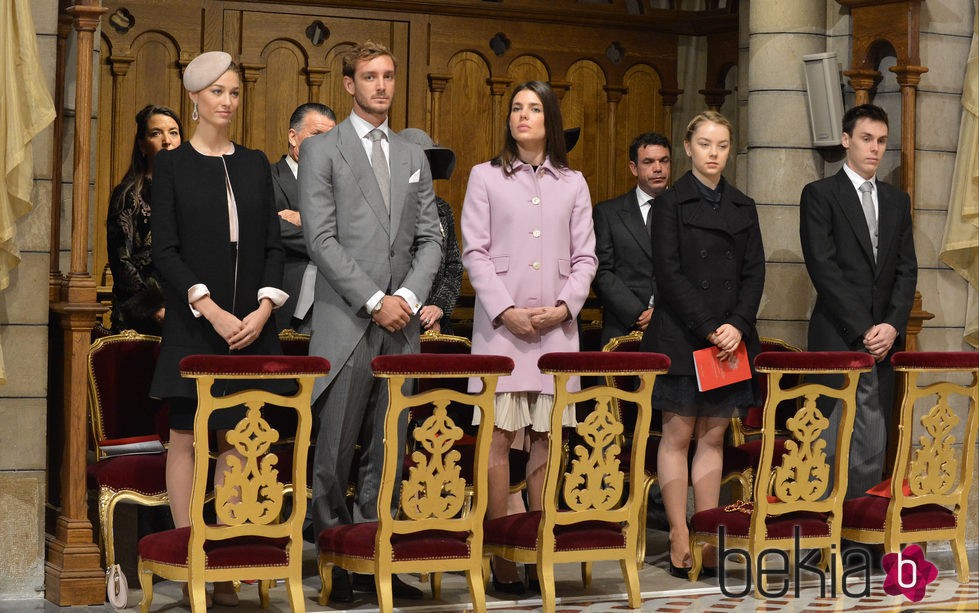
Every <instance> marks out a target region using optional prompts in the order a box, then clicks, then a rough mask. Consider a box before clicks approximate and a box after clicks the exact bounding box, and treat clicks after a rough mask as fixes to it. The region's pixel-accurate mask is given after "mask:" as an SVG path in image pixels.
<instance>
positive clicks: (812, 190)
mask: <svg viewBox="0 0 979 613" xmlns="http://www.w3.org/2000/svg"><path fill="white" fill-rule="evenodd" d="M887 133H888V124H887V114H886V113H885V112H884V110H883V109H881V108H880V107H877V106H873V105H870V104H864V105H860V106H857V107H854V108H852V109H850V110H849V111H847V112H846V114H845V115H844V116H843V147H844V148H845V149H846V163H845V164H844V165H843V168H841V169H840V171H839V172H838V173H836V174H835V175H834V176H832V177H827V178H825V179H822V180H820V181H815V182H813V183H810V184H809V185H807V186H806V187H805V188H804V189H803V190H802V199H801V211H800V224H799V231H800V238H801V241H802V253H803V256H804V257H805V260H806V269H807V270H808V271H809V277H810V278H811V279H812V284H813V286H814V287H815V289H816V304H815V307H814V308H813V311H812V316H811V318H810V320H809V350H810V351H866V352H867V353H869V354H870V355H872V356H873V357H874V358H875V360H876V361H877V364H876V366H875V367H874V370H873V371H872V372H869V373H866V374H864V375H861V376H860V382H859V386H858V388H857V411H856V421H855V422H854V424H853V429H854V432H857V433H859V436H854V437H853V440H852V442H851V448H850V456H849V458H850V459H849V462H850V469H849V477H848V483H847V491H846V498H855V497H859V496H862V495H863V494H864V492H865V491H866V490H867V489H868V488H870V487H872V486H874V485H876V484H877V483H878V482H880V480H881V477H882V472H883V465H884V454H885V451H886V447H887V434H888V431H889V425H890V424H889V418H890V414H891V404H892V401H893V392H894V370H893V368H892V367H891V364H890V356H891V354H892V353H893V352H895V351H898V350H900V349H901V348H903V346H904V341H905V338H904V335H905V329H906V328H907V323H908V315H909V313H910V312H911V304H912V301H913V300H914V290H915V285H916V283H917V278H918V264H917V259H916V257H915V253H914V236H913V233H912V228H911V199H910V198H909V197H908V195H907V194H906V193H904V192H902V191H901V190H899V189H896V188H895V187H893V186H891V185H888V184H887V183H884V182H882V181H879V180H877V176H876V175H877V167H878V165H879V164H880V160H881V158H882V157H883V155H884V151H885V150H886V149H887ZM839 413H840V412H839V411H832V413H831V415H830V420H831V426H830V428H831V430H835V425H836V423H838V419H839ZM834 418H835V419H834ZM827 447H828V448H827V455H829V456H833V455H835V440H833V441H830V444H829V445H828V446H827Z"/></svg>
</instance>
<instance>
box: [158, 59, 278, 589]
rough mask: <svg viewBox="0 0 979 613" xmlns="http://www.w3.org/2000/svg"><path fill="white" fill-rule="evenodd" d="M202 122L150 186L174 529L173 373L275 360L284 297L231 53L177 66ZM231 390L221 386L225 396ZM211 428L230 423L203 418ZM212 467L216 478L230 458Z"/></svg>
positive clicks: (186, 515) (264, 166) (273, 222)
mask: <svg viewBox="0 0 979 613" xmlns="http://www.w3.org/2000/svg"><path fill="white" fill-rule="evenodd" d="M183 82H184V87H185V88H186V89H187V90H188V92H190V98H191V100H193V101H194V116H193V118H194V119H195V120H197V121H198V122H199V123H198V125H197V129H196V131H195V132H194V136H193V137H191V139H190V140H189V141H188V142H186V143H184V144H183V145H181V146H180V147H179V148H177V149H175V150H173V151H164V152H162V153H161V155H159V156H157V160H156V177H155V181H154V183H153V218H152V224H153V259H154V261H155V263H156V266H157V269H158V270H159V272H160V274H161V275H162V277H163V280H164V288H163V289H164V297H165V298H166V319H165V320H164V324H163V342H162V346H161V348H160V357H159V360H158V362H157V367H156V372H155V373H154V377H153V384H152V387H151V390H150V393H151V394H152V395H153V396H157V397H161V398H166V399H167V401H168V405H169V407H170V448H169V454H168V456H167V493H168V494H169V496H170V509H171V512H172V513H173V521H174V525H175V526H176V527H178V528H179V527H183V526H189V525H190V494H191V487H192V478H193V464H194V459H193V442H194V438H193V420H194V413H195V411H196V408H197V393H196V387H195V382H194V380H192V379H184V378H182V377H181V376H180V368H179V364H180V360H181V359H182V358H183V357H185V356H187V355H191V354H202V353H203V354H221V355H227V354H229V353H231V354H234V353H246V354H278V353H281V348H280V346H279V340H278V335H277V333H276V329H275V321H274V319H272V318H270V315H271V314H272V309H273V308H274V307H276V306H281V305H282V304H283V303H284V302H285V300H286V298H287V297H288V296H287V295H286V294H285V293H284V292H283V291H282V290H280V289H277V286H278V285H279V284H280V283H281V281H282V264H283V258H284V252H283V249H282V245H281V243H280V238H279V223H278V218H277V216H276V209H275V205H274V200H273V194H272V174H271V169H270V167H269V163H268V160H267V159H266V158H265V155H264V154H262V153H261V152H259V151H254V150H250V149H246V148H244V147H242V146H241V145H237V144H235V143H233V142H231V140H230V138H229V136H228V134H229V127H230V124H231V119H232V117H233V116H234V112H235V111H236V110H237V108H238V102H239V101H238V96H239V91H240V88H241V80H240V77H239V75H238V69H237V66H236V65H235V64H234V63H233V62H232V61H231V56H230V55H228V54H227V53H224V52H220V51H213V52H209V53H204V54H202V55H200V56H198V57H197V58H196V59H194V61H192V62H191V63H190V64H189V65H188V66H187V68H186V70H185V71H184V79H183ZM228 391H230V390H228ZM211 425H212V427H215V428H216V429H218V430H221V429H227V428H229V427H233V425H234V422H228V421H227V420H225V421H224V422H223V423H215V422H214V421H212V424H211ZM218 441H219V444H221V445H222V446H223V447H222V448H221V449H222V451H223V453H222V455H221V457H219V459H218V463H217V467H216V470H215V475H216V476H215V482H216V483H215V485H218V483H219V482H220V481H221V480H222V479H223V474H224V470H223V469H224V468H225V466H226V457H227V456H228V454H230V453H233V452H232V451H228V445H227V443H226V441H225V438H224V436H221V435H220V434H219V436H218ZM214 602H215V603H216V604H223V605H230V604H233V603H237V595H236V594H235V592H234V589H233V587H232V586H231V584H230V582H227V583H223V584H218V585H215V594H214Z"/></svg>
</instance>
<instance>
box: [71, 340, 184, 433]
mask: <svg viewBox="0 0 979 613" xmlns="http://www.w3.org/2000/svg"><path fill="white" fill-rule="evenodd" d="M159 353H160V337H158V336H149V335H144V334H138V333H136V332H134V331H132V330H127V331H125V332H123V333H121V334H114V335H110V336H105V337H102V338H99V339H97V340H96V341H95V342H94V343H92V346H91V348H90V349H89V353H88V385H89V403H90V417H91V428H92V429H91V432H92V438H93V442H94V444H95V445H96V447H97V446H98V442H99V441H101V440H104V439H124V438H130V437H137V436H147V435H151V434H158V435H159V436H160V438H161V440H163V441H166V440H167V439H168V438H169V429H168V427H167V417H168V416H167V411H166V410H165V408H164V406H163V403H162V402H161V401H159V400H157V399H154V398H150V395H149V390H150V383H151V382H152V380H153V371H154V369H155V368H156V360H157V357H158V356H159Z"/></svg>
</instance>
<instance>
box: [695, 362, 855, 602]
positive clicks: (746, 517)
mask: <svg viewBox="0 0 979 613" xmlns="http://www.w3.org/2000/svg"><path fill="white" fill-rule="evenodd" d="M872 365H873V358H871V357H870V356H869V355H868V354H865V353H856V352H817V353H811V352H767V353H761V354H759V356H758V357H757V358H756V360H755V368H756V370H757V371H758V372H759V373H764V374H766V375H767V386H768V391H767V395H766V398H765V411H764V424H763V426H762V447H761V457H760V459H759V465H758V469H757V472H756V477H755V480H754V500H753V501H750V502H748V501H739V502H738V503H736V504H733V505H728V506H727V507H717V508H715V509H710V510H705V511H700V512H698V513H695V514H694V516H693V517H692V518H691V520H690V524H691V528H690V552H691V558H692V562H693V563H692V568H691V570H690V579H691V580H696V579H697V578H698V577H699V575H700V572H701V569H702V567H703V558H702V554H703V546H704V545H705V544H711V545H714V546H717V545H718V541H719V534H720V530H721V529H722V528H723V530H724V533H725V549H730V548H732V547H737V548H742V549H747V551H748V554H749V556H748V557H749V564H751V565H755V564H756V562H757V561H758V556H760V555H763V554H762V552H763V551H765V550H772V549H780V550H783V551H789V552H790V555H791V552H792V551H794V550H795V549H794V548H795V547H796V545H797V544H798V547H799V548H802V549H820V550H822V551H823V560H824V562H826V563H827V564H828V561H829V560H830V559H831V558H832V559H835V561H836V565H837V567H836V569H835V572H836V573H837V574H836V576H837V577H842V576H843V575H842V571H843V569H842V565H841V560H840V558H839V556H835V555H833V556H831V555H830V554H831V552H835V551H838V550H839V545H840V523H841V521H840V516H841V514H842V506H843V497H844V495H845V493H846V484H847V471H848V468H849V463H848V461H847V460H848V457H849V454H848V453H847V450H848V449H849V447H850V438H851V433H852V429H853V419H854V414H855V410H856V409H855V404H856V389H857V382H858V380H859V376H860V374H861V373H863V372H867V371H868V370H870V368H871V367H872ZM820 374H834V375H843V376H844V381H845V384H844V385H843V386H842V387H841V388H836V387H832V386H828V385H824V384H822V383H816V382H808V381H804V382H801V383H798V384H796V385H793V386H790V387H787V389H783V385H782V378H783V377H794V378H797V377H799V376H800V375H820ZM821 396H822V397H827V398H830V399H834V400H840V401H842V402H841V403H839V404H838V405H837V408H836V409H835V410H839V411H842V414H841V419H840V426H839V430H838V432H837V433H836V455H835V458H836V459H835V461H834V462H832V463H830V461H829V459H828V456H827V453H826V445H827V435H828V434H829V433H828V429H829V427H830V421H829V419H828V418H827V416H826V415H824V414H823V413H822V411H820V409H819V407H818V406H817V402H816V401H817V399H818V398H819V397H821ZM795 399H800V400H801V404H800V406H799V408H798V410H797V411H796V413H795V415H794V416H792V417H791V418H789V419H788V420H787V422H786V427H787V429H788V432H789V435H790V440H788V441H786V442H785V453H784V455H783V456H782V458H781V462H779V461H778V459H777V458H776V457H775V453H776V449H777V445H776V433H777V432H776V430H777V429H776V419H777V415H776V410H775V409H776V407H777V406H778V405H779V404H780V403H782V402H784V401H786V400H788V401H794V400H795ZM829 438H830V440H831V437H829ZM797 539H798V540H797ZM834 548H835V549H834ZM790 563H791V561H790ZM761 564H762V565H764V564H765V561H764V560H762V561H761ZM762 580H763V578H762V577H759V578H758V581H759V582H760V581H762ZM756 587H757V585H756ZM756 593H758V592H756Z"/></svg>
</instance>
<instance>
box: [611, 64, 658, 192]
mask: <svg viewBox="0 0 979 613" xmlns="http://www.w3.org/2000/svg"><path fill="white" fill-rule="evenodd" d="M623 85H624V86H625V88H626V93H625V95H623V96H622V100H621V101H620V102H619V105H618V108H617V109H616V112H615V135H614V136H615V142H614V147H615V153H614V160H615V161H614V163H613V166H612V168H611V169H609V181H610V183H611V189H610V194H609V195H610V196H612V195H618V194H621V193H625V192H626V191H628V190H629V189H633V188H635V186H636V179H635V177H633V176H632V173H631V172H629V144H630V143H632V140H633V139H634V138H635V137H636V136H638V135H639V134H642V133H643V132H650V131H655V132H660V133H662V134H665V135H666V136H667V138H669V136H670V134H669V130H668V128H667V126H666V114H665V112H664V111H663V97H662V96H660V93H659V89H660V87H661V86H662V82H661V81H660V78H659V75H658V74H657V73H656V71H655V70H654V69H653V68H652V67H651V66H648V65H646V64H637V65H636V66H633V67H632V68H630V69H629V71H628V72H626V74H625V78H624V80H623Z"/></svg>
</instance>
